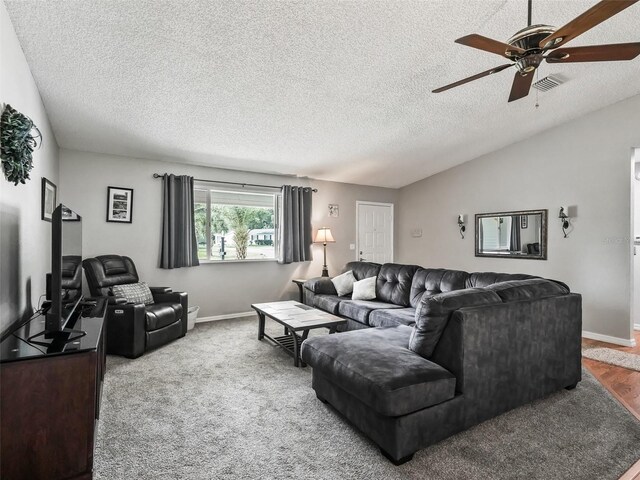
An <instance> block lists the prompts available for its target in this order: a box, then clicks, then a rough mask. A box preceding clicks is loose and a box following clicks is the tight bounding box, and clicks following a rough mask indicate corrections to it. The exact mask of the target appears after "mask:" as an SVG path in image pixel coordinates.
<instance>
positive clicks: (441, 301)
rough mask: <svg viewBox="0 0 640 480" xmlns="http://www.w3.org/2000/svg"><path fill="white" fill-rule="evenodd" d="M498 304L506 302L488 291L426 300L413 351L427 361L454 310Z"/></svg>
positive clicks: (419, 315) (474, 290)
mask: <svg viewBox="0 0 640 480" xmlns="http://www.w3.org/2000/svg"><path fill="white" fill-rule="evenodd" d="M498 303H502V300H501V299H500V297H499V296H498V295H497V294H496V292H492V291H491V290H486V289H484V288H467V289H465V290H454V291H453V292H448V293H441V294H439V295H433V296H432V297H423V298H422V301H421V302H420V306H419V307H418V309H417V311H416V324H415V325H414V327H413V332H412V333H411V340H410V341H409V348H410V349H411V350H413V351H414V352H416V353H417V354H418V355H422V356H423V357H424V358H429V357H431V355H432V354H433V350H434V349H435V348H436V345H437V344H438V340H440V336H441V335H442V332H443V330H444V327H445V326H446V325H447V321H448V320H449V317H450V316H451V313H452V312H453V311H455V310H458V309H459V308H464V307H480V306H483V305H495V304H498Z"/></svg>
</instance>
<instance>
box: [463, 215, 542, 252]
mask: <svg viewBox="0 0 640 480" xmlns="http://www.w3.org/2000/svg"><path fill="white" fill-rule="evenodd" d="M512 215H541V218H540V220H541V222H540V223H541V225H540V255H531V254H520V255H503V254H499V253H482V252H481V251H480V219H482V218H492V217H510V216H512ZM548 216H549V211H548V210H547V209H544V210H518V211H514V212H491V213H476V221H475V227H476V235H475V237H476V245H475V247H476V257H493V258H517V259H528V260H546V259H547V221H548V220H547V219H548Z"/></svg>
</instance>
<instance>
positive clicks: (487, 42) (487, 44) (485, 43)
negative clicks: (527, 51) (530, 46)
mask: <svg viewBox="0 0 640 480" xmlns="http://www.w3.org/2000/svg"><path fill="white" fill-rule="evenodd" d="M456 43H459V44H460V45H466V46H467V47H472V48H477V49H478V50H484V51H485V52H489V53H495V54H498V55H502V56H503V57H505V58H509V59H511V58H513V57H515V56H517V55H520V54H522V53H524V50H522V49H521V48H518V47H514V46H513V45H509V44H508V43H502V42H499V41H498V40H493V39H492V38H487V37H483V36H482V35H478V34H477V33H472V34H471V35H467V36H466V37H462V38H459V39H457V40H456ZM507 52H509V53H507Z"/></svg>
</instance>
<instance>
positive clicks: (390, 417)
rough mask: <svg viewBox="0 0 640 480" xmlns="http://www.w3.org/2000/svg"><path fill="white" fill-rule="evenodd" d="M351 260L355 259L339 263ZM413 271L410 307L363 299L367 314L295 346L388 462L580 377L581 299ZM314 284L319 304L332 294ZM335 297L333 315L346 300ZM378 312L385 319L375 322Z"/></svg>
mask: <svg viewBox="0 0 640 480" xmlns="http://www.w3.org/2000/svg"><path fill="white" fill-rule="evenodd" d="M353 267H355V268H359V267H360V266H359V265H354V264H350V265H347V269H349V268H351V269H353ZM364 267H366V268H367V269H368V270H367V273H370V272H371V271H372V270H371V268H372V267H371V266H370V265H366V266H364ZM411 268H415V272H414V278H412V279H411V286H412V288H411V289H410V292H414V293H415V295H419V297H420V298H419V299H417V300H416V299H415V298H412V296H411V295H412V293H409V295H408V299H409V300H408V303H409V306H403V305H398V303H393V305H395V306H396V308H389V307H387V305H386V304H387V303H389V302H388V301H385V300H388V299H389V297H385V298H384V299H383V301H381V302H377V303H380V304H381V305H380V308H377V309H374V310H370V307H371V305H369V304H366V305H363V306H362V310H363V311H367V312H368V313H367V314H366V315H365V314H362V313H359V316H358V317H357V318H349V319H348V320H351V321H350V326H352V327H353V325H356V322H357V323H358V324H359V325H358V326H356V328H351V329H350V330H351V331H346V332H343V333H340V334H339V335H328V336H321V337H314V338H310V339H308V340H306V341H305V342H304V343H303V345H302V359H303V361H304V362H306V363H307V364H309V365H310V366H311V367H313V383H312V386H313V388H314V390H315V391H316V395H317V396H318V398H319V399H320V400H322V401H323V402H328V403H329V404H331V405H332V406H333V407H334V408H335V409H336V410H337V411H338V412H340V413H341V414H342V415H344V416H345V417H346V418H347V419H348V420H349V421H350V422H351V423H352V424H354V425H355V426H356V427H357V428H358V429H360V430H361V431H362V432H364V433H365V434H366V435H367V436H368V437H369V438H371V439H372V440H373V441H374V442H375V443H376V444H377V445H378V446H379V447H380V449H381V451H382V453H383V454H384V455H385V456H387V457H388V458H389V459H390V460H391V461H393V462H394V463H396V464H400V463H403V462H405V461H408V460H410V459H411V458H412V456H413V454H414V452H416V451H417V450H419V449H421V448H424V447H426V446H428V445H431V444H433V443H436V442H438V441H440V440H442V439H444V438H446V437H448V436H450V435H453V434H455V433H457V432H459V431H462V430H465V429H467V428H469V427H471V426H473V425H475V424H478V423H480V422H482V421H484V420H487V419H489V418H492V417H494V416H496V415H499V414H501V413H503V412H506V411H508V410H510V409H512V408H515V407H517V406H520V405H523V404H525V403H528V402H531V401H533V400H535V399H538V398H541V397H544V396H546V395H548V394H550V393H552V392H555V391H557V390H560V389H563V388H569V389H570V388H573V387H575V385H576V384H577V383H578V382H579V381H580V379H581V367H580V336H581V330H582V313H581V297H580V295H578V294H575V293H570V292H569V289H568V287H567V286H566V285H564V284H562V283H560V282H555V281H551V280H546V279H541V278H536V277H531V276H529V275H515V276H514V275H508V274H496V273H473V274H467V273H466V272H459V271H453V270H441V269H438V270H435V269H421V268H419V267H413V266H412V267H411ZM384 270H387V271H389V270H393V271H401V270H402V269H398V268H396V266H393V267H391V268H386V269H385V266H381V267H380V270H379V272H378V273H380V272H382V271H384ZM405 271H406V269H405ZM418 275H420V277H419V280H418V281H417V282H414V280H415V277H416V276H418ZM354 276H355V277H356V279H357V278H358V276H357V275H355V270H354ZM385 278H388V277H385ZM505 278H510V280H507V281H501V280H504V279H505ZM427 279H428V280H427ZM321 283H322V287H321V288H324V290H322V292H323V293H318V291H317V290H316V291H314V290H312V289H309V290H311V293H312V295H309V297H308V298H307V300H308V301H309V300H311V301H313V302H314V305H315V306H318V304H320V303H324V302H328V300H327V299H328V298H330V297H331V296H332V295H333V294H331V293H330V292H329V288H328V285H327V283H326V282H325V281H322V282H321ZM387 283H389V281H387ZM391 283H393V281H391ZM313 284H314V286H313V288H314V289H315V288H316V286H317V285H318V282H313ZM420 285H422V287H420V288H423V290H424V291H423V292H422V294H419V293H418V292H419V288H418V287H419V286H420ZM405 286H406V283H405ZM413 287H416V288H415V290H414V288H413ZM424 287H426V288H424ZM456 287H461V288H456ZM465 287H466V288H465ZM438 290H439V291H442V290H446V291H445V292H444V293H438V292H437V291H438ZM398 291H400V290H398ZM318 295H321V296H323V297H322V300H321V301H320V302H318V304H316V303H315V302H316V299H317V298H318ZM333 296H335V295H333ZM403 299H404V297H403ZM395 300H396V301H397V300H399V297H396V298H395ZM331 301H332V302H333V303H337V306H335V305H334V306H333V308H337V310H334V311H337V312H338V314H340V311H341V310H340V304H341V303H342V302H343V301H349V299H348V298H340V297H339V298H338V299H332V300H331ZM325 304H326V303H325ZM358 305H359V304H358ZM414 305H415V307H414ZM398 307H400V308H398ZM353 308H354V307H353ZM358 308H360V307H358ZM411 310H413V311H414V314H413V321H410V317H411ZM342 312H343V313H344V312H347V310H345V309H343V310H342ZM377 312H381V313H377ZM382 312H384V313H382ZM385 316H386V317H385ZM376 318H378V320H375V319H376ZM382 318H387V321H388V322H389V325H385V326H379V327H376V326H375V324H376V323H377V322H379V321H381V319H382ZM360 319H363V320H365V321H366V322H367V323H366V324H365V323H364V322H361V320H360ZM401 322H406V323H405V324H402V323H401ZM392 323H396V324H395V325H391V324H392ZM371 327H373V328H371Z"/></svg>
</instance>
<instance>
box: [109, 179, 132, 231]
mask: <svg viewBox="0 0 640 480" xmlns="http://www.w3.org/2000/svg"><path fill="white" fill-rule="evenodd" d="M132 214H133V188H122V187H108V189H107V222H115V223H131V220H132Z"/></svg>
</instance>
